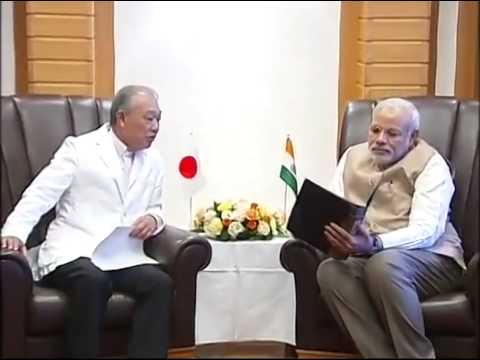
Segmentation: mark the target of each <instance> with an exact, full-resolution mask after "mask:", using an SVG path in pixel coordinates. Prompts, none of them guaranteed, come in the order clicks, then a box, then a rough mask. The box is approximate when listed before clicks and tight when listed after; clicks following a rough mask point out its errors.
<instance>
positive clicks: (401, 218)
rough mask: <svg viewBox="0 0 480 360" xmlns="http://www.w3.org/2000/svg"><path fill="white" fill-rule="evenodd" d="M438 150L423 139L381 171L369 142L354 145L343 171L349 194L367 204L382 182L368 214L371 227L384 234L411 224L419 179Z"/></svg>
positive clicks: (357, 200)
mask: <svg viewBox="0 0 480 360" xmlns="http://www.w3.org/2000/svg"><path fill="white" fill-rule="evenodd" d="M435 153H436V151H435V149H433V148H432V147H431V146H430V145H428V144H427V143H426V142H425V141H423V140H420V141H419V142H418V144H417V146H415V147H414V148H413V149H412V150H411V151H409V152H408V153H407V154H406V155H405V156H404V157H403V158H402V159H401V160H399V161H398V162H397V163H395V164H393V165H392V166H390V167H389V168H387V169H386V170H384V171H380V170H379V169H378V167H377V166H376V165H375V163H374V162H373V159H372V157H371V155H370V153H369V151H368V145H367V143H363V144H359V145H356V146H353V147H352V149H351V150H350V151H349V152H348V155H347V161H346V163H345V170H344V175H343V181H344V185H345V186H344V189H345V197H346V198H347V199H349V200H350V201H352V202H354V203H357V204H365V203H366V201H367V199H368V197H369V196H370V194H371V193H372V191H373V190H374V188H375V186H377V183H379V182H380V185H379V186H378V188H377V189H376V190H375V194H374V195H373V198H372V201H371V203H370V206H369V207H368V210H367V214H366V223H367V225H368V227H369V229H370V231H372V232H375V233H380V234H381V233H384V232H389V231H392V230H396V229H399V228H402V227H405V226H407V225H408V217H409V215H410V209H411V206H412V199H413V193H414V190H415V180H416V179H417V177H418V175H419V174H420V173H421V172H422V171H423V169H424V168H425V166H426V165H427V163H428V161H429V160H430V159H431V158H432V156H433V155H434V154H435Z"/></svg>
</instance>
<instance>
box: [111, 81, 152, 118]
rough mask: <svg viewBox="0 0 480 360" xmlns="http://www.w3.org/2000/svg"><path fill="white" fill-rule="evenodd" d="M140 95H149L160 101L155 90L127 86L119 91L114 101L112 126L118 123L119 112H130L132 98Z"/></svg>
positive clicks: (141, 86) (140, 86) (145, 87)
mask: <svg viewBox="0 0 480 360" xmlns="http://www.w3.org/2000/svg"><path fill="white" fill-rule="evenodd" d="M139 94H149V95H151V96H153V98H154V99H155V100H157V99H158V94H157V93H156V92H155V90H153V89H151V88H149V87H148V86H143V85H127V86H124V87H123V88H121V89H120V90H118V92H117V93H116V94H115V97H114V98H113V100H112V108H111V109H110V124H111V125H114V124H115V123H116V121H117V113H118V112H119V111H128V110H129V109H130V105H131V104H130V103H131V100H132V97H134V96H135V95H139Z"/></svg>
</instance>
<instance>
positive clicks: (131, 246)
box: [92, 226, 157, 270]
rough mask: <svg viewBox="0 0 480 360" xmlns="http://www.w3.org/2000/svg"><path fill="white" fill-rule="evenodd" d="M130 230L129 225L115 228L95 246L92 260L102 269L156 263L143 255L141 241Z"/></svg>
mask: <svg viewBox="0 0 480 360" xmlns="http://www.w3.org/2000/svg"><path fill="white" fill-rule="evenodd" d="M131 230H132V228H131V227H130V226H120V227H117V228H115V230H113V232H112V233H111V234H110V235H108V236H107V237H106V238H105V239H104V240H103V241H102V242H101V243H100V244H98V246H97V247H96V248H95V251H94V252H93V255H92V262H93V263H94V264H95V265H96V266H98V267H99V268H100V269H102V270H117V269H122V268H127V267H131V266H135V265H140V264H156V263H157V261H156V260H154V259H152V258H151V257H148V256H147V255H145V252H144V251H143V241H142V240H140V239H138V238H134V237H131V236H130V235H129V234H130V231H131Z"/></svg>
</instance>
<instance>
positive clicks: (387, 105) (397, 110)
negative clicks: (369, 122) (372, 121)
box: [373, 98, 420, 130]
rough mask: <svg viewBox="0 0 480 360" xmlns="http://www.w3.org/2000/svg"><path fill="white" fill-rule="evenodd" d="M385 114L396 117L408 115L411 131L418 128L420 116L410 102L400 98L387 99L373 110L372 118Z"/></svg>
mask: <svg viewBox="0 0 480 360" xmlns="http://www.w3.org/2000/svg"><path fill="white" fill-rule="evenodd" d="M380 113H385V114H387V115H391V116H393V115H396V114H401V113H408V114H410V122H411V124H412V127H413V129H412V130H418V129H419V128H420V114H419V113H418V110H417V107H416V106H415V105H414V104H413V103H412V102H410V101H408V100H405V99H401V98H389V99H385V100H382V101H380V102H378V103H377V106H375V108H374V109H373V116H374V117H375V116H376V115H377V114H380Z"/></svg>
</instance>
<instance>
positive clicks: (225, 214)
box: [222, 210, 233, 220]
mask: <svg viewBox="0 0 480 360" xmlns="http://www.w3.org/2000/svg"><path fill="white" fill-rule="evenodd" d="M222 220H233V213H232V212H231V211H230V210H225V211H223V212H222Z"/></svg>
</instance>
